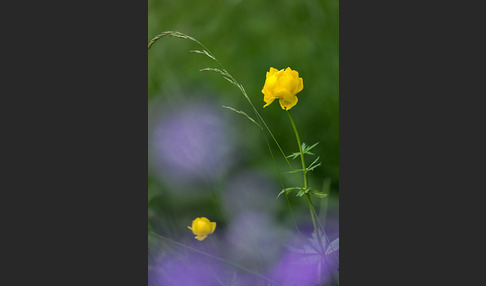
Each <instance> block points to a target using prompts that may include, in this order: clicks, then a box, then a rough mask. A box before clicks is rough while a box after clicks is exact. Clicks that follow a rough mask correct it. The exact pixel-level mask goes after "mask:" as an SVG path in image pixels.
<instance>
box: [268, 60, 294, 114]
mask: <svg viewBox="0 0 486 286" xmlns="http://www.w3.org/2000/svg"><path fill="white" fill-rule="evenodd" d="M303 88H304V82H303V80H302V78H301V77H299V73H298V72H297V71H294V70H292V69H291V68H289V67H288V68H286V69H285V70H283V69H282V70H277V69H275V68H272V67H271V68H270V71H268V72H267V79H266V80H265V85H264V86H263V89H262V93H263V95H264V97H263V100H264V101H265V103H266V104H265V106H263V107H264V108H265V107H267V106H268V105H270V103H272V102H273V101H274V100H275V99H277V98H278V99H279V103H280V106H281V107H282V109H284V110H289V109H291V108H292V107H293V106H294V105H296V104H297V101H298V98H297V96H296V94H297V93H299V92H300V91H301V90H302V89H303Z"/></svg>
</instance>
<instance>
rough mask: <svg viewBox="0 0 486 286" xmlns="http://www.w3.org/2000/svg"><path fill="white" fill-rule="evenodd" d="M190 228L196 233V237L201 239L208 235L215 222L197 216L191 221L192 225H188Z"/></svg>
mask: <svg viewBox="0 0 486 286" xmlns="http://www.w3.org/2000/svg"><path fill="white" fill-rule="evenodd" d="M187 228H189V229H190V230H192V232H193V233H194V234H195V235H196V239H197V240H199V241H203V240H204V239H205V238H206V237H207V236H208V235H210V234H211V233H213V232H214V230H215V229H216V223H215V222H210V221H209V219H207V218H205V217H198V218H196V219H195V220H193V221H192V227H190V226H188V227H187Z"/></svg>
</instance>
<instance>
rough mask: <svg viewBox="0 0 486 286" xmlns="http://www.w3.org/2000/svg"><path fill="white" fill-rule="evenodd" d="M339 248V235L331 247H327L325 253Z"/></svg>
mask: <svg viewBox="0 0 486 286" xmlns="http://www.w3.org/2000/svg"><path fill="white" fill-rule="evenodd" d="M338 250H339V237H338V238H336V239H335V240H333V241H332V242H331V244H330V245H329V247H328V248H327V249H326V252H325V254H331V253H333V252H335V251H338Z"/></svg>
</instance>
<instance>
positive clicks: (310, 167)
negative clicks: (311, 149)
mask: <svg viewBox="0 0 486 286" xmlns="http://www.w3.org/2000/svg"><path fill="white" fill-rule="evenodd" d="M319 158H320V156H319V157H317V158H316V159H315V160H314V162H312V164H310V166H309V167H308V168H307V171H312V170H314V169H315V168H316V167H318V166H320V165H321V163H320V162H319V163H318V164H317V165H315V164H316V163H317V161H318V160H319Z"/></svg>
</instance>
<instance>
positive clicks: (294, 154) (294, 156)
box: [287, 152, 300, 159]
mask: <svg viewBox="0 0 486 286" xmlns="http://www.w3.org/2000/svg"><path fill="white" fill-rule="evenodd" d="M299 156H300V153H299V152H296V153H293V154H291V155H288V156H287V158H290V157H292V159H295V158H297V157H299Z"/></svg>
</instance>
